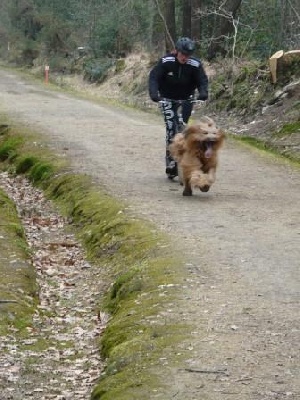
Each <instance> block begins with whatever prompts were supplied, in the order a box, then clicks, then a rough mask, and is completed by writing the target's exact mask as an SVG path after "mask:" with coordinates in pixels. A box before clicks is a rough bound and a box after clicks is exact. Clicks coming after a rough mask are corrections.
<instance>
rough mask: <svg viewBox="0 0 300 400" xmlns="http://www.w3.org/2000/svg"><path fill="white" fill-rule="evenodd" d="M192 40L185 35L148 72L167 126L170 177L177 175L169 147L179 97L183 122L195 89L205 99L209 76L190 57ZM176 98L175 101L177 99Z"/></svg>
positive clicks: (153, 95) (175, 129) (152, 95)
mask: <svg viewBox="0 0 300 400" xmlns="http://www.w3.org/2000/svg"><path fill="white" fill-rule="evenodd" d="M194 51H195V42H194V41H193V40H192V39H190V38H188V37H181V38H179V39H178V40H177V42H176V45H175V50H174V51H173V52H171V53H168V54H166V55H164V56H163V57H162V58H160V59H159V61H158V63H157V64H156V65H155V66H154V67H153V68H152V69H151V71H150V74H149V96H150V98H151V100H152V101H154V102H159V101H161V100H164V99H166V101H163V102H162V103H161V111H162V114H163V117H164V121H165V126H166V158H165V160H166V174H167V176H168V178H169V179H173V178H175V177H176V176H177V175H178V171H177V163H176V162H175V161H174V160H173V158H172V157H171V154H170V152H169V150H168V147H169V145H170V143H171V142H172V140H173V138H174V136H175V135H176V133H177V132H178V121H177V118H178V117H177V109H178V107H179V105H180V103H179V102H178V100H186V101H183V102H182V104H181V107H182V119H183V123H184V124H187V123H188V120H189V118H190V116H191V114H192V110H193V103H192V102H191V101H190V99H191V98H193V97H194V95H195V90H196V89H197V90H198V92H199V94H198V97H197V100H202V101H205V100H207V98H208V78H207V75H206V73H205V70H204V68H203V65H202V63H201V61H200V60H199V59H197V58H195V57H193V56H192V55H193V53H194ZM172 100H173V101H172ZM176 100H177V101H176Z"/></svg>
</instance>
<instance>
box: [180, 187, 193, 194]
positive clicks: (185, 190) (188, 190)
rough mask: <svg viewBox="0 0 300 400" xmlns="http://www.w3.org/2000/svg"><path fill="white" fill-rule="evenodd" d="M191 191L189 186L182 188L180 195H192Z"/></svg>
mask: <svg viewBox="0 0 300 400" xmlns="http://www.w3.org/2000/svg"><path fill="white" fill-rule="evenodd" d="M192 195H193V192H192V189H191V188H184V189H183V192H182V196H192Z"/></svg>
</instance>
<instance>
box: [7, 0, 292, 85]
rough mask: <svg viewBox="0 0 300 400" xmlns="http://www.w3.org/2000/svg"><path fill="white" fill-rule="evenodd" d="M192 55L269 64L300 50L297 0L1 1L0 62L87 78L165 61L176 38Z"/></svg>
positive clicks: (210, 58)
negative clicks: (186, 41) (146, 57)
mask: <svg viewBox="0 0 300 400" xmlns="http://www.w3.org/2000/svg"><path fill="white" fill-rule="evenodd" d="M179 36H189V37H192V38H193V39H194V40H195V41H196V42H197V49H198V50H197V53H198V54H197V56H199V57H201V58H204V59H207V60H209V61H211V60H214V59H216V58H219V57H227V58H234V59H241V58H247V59H251V58H254V59H266V58H268V57H269V56H271V55H272V54H273V53H274V52H275V51H277V50H279V49H283V50H285V51H286V50H293V49H299V48H300V3H299V1H298V0H248V1H247V0H214V1H211V0H117V1H114V2H111V1H108V0H84V1H83V0H65V1H63V2H62V1H61V0H6V1H1V2H0V50H1V58H6V59H7V60H9V61H11V62H14V63H16V64H18V65H27V66H33V65H39V64H42V65H44V64H45V62H46V63H47V64H49V65H50V67H51V69H53V70H63V71H65V72H71V73H72V72H74V70H76V64H78V63H76V61H78V58H80V57H82V56H83V55H85V56H86V55H88V57H86V58H85V62H84V63H83V64H80V66H81V67H82V68H83V70H84V72H85V73H86V74H87V75H89V74H90V75H93V76H92V77H91V79H94V80H96V79H101V72H102V73H104V70H105V68H106V67H108V66H109V65H111V64H112V63H113V62H114V61H115V59H118V58H120V57H123V56H126V55H128V54H129V53H132V52H134V51H145V52H150V53H156V54H158V55H161V54H163V53H164V52H165V51H166V50H170V49H171V48H172V47H173V45H174V42H175V41H176V39H177V37H179Z"/></svg>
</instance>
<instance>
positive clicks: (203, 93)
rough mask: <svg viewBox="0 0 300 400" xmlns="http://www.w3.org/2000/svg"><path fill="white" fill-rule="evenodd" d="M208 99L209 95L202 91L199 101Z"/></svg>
mask: <svg viewBox="0 0 300 400" xmlns="http://www.w3.org/2000/svg"><path fill="white" fill-rule="evenodd" d="M207 99H208V94H207V92H205V91H200V92H199V96H198V97H197V100H201V101H205V100H207Z"/></svg>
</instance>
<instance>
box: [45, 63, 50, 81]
mask: <svg viewBox="0 0 300 400" xmlns="http://www.w3.org/2000/svg"><path fill="white" fill-rule="evenodd" d="M49 69H50V68H49V65H45V83H48V81H49Z"/></svg>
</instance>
